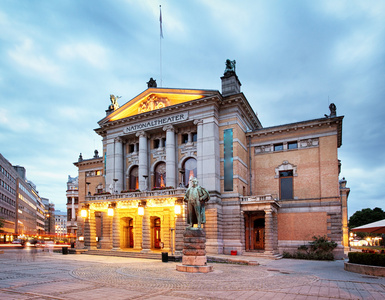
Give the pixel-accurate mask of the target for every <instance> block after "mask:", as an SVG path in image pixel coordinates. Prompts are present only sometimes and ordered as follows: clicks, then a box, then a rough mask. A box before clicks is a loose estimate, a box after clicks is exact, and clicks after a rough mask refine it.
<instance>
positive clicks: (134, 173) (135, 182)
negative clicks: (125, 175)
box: [129, 166, 139, 190]
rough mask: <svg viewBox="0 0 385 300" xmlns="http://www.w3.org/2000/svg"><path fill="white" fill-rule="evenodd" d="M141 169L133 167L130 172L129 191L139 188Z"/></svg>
mask: <svg viewBox="0 0 385 300" xmlns="http://www.w3.org/2000/svg"><path fill="white" fill-rule="evenodd" d="M138 174H139V169H138V167H137V166H135V167H133V168H132V169H131V171H130V179H129V180H130V182H129V189H130V190H137V189H138V188H139V176H138Z"/></svg>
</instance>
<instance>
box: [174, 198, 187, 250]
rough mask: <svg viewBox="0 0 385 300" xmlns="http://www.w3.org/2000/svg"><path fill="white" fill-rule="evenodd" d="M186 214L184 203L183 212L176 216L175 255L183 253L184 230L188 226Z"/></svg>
mask: <svg viewBox="0 0 385 300" xmlns="http://www.w3.org/2000/svg"><path fill="white" fill-rule="evenodd" d="M182 203H183V202H182ZM185 215H186V214H185V205H184V204H183V205H182V212H181V214H179V215H176V216H175V255H181V254H182V251H183V231H184V230H185V228H186V220H185Z"/></svg>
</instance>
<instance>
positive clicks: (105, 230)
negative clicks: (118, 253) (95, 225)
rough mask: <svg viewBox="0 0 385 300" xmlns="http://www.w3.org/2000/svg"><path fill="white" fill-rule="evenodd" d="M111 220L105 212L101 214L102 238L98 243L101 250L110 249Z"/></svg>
mask: <svg viewBox="0 0 385 300" xmlns="http://www.w3.org/2000/svg"><path fill="white" fill-rule="evenodd" d="M112 218H113V217H110V216H108V215H107V213H106V212H102V237H101V241H100V248H101V249H111V248H112V230H111V229H112V226H111V225H112Z"/></svg>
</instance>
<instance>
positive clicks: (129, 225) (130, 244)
mask: <svg viewBox="0 0 385 300" xmlns="http://www.w3.org/2000/svg"><path fill="white" fill-rule="evenodd" d="M133 225H134V220H133V219H132V218H123V245H122V247H123V248H134V226H133Z"/></svg>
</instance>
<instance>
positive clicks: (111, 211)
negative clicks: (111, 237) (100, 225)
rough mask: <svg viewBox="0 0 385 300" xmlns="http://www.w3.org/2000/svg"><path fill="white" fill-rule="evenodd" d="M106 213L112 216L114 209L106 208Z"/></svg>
mask: <svg viewBox="0 0 385 300" xmlns="http://www.w3.org/2000/svg"><path fill="white" fill-rule="evenodd" d="M107 215H108V216H109V217H113V216H114V209H113V208H111V207H109V208H108V211H107Z"/></svg>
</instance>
